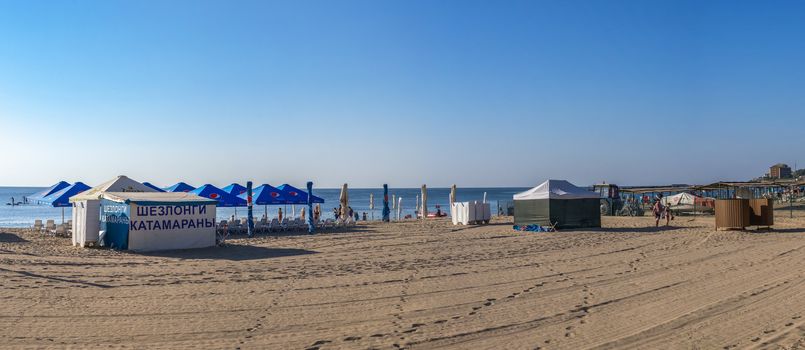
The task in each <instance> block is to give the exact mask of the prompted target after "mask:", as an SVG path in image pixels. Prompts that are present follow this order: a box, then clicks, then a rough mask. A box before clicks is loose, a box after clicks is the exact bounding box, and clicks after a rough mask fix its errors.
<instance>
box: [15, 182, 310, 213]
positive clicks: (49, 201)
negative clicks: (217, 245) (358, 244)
mask: <svg viewBox="0 0 805 350" xmlns="http://www.w3.org/2000/svg"><path fill="white" fill-rule="evenodd" d="M143 185H146V186H148V187H150V188H152V189H154V190H155V191H158V192H187V193H192V194H195V195H197V196H201V197H204V198H210V199H215V200H217V201H218V206H219V207H245V206H246V205H247V203H246V187H245V186H242V185H240V184H238V183H233V184H231V185H229V186H226V187H224V188H222V189H221V188H218V187H215V186H213V185H211V184H206V185H203V186H201V187H198V188H196V187H193V186H191V185H188V184H186V183H184V182H179V183H177V184H175V185H173V186H170V187H166V188H160V187H157V186H155V185H153V184H151V183H149V182H143ZM88 189H90V187H89V186H87V185H86V184H84V183H82V182H80V181H79V182H76V183H74V184H70V183H69V182H66V181H60V182H58V183H56V184H55V185H53V186H50V187H48V188H47V189H45V190H42V191H40V192H37V193H35V194H33V195H31V196H30V197H28V199H29V200H30V201H32V202H34V203H37V204H46V205H51V206H53V207H69V206H71V204H70V197H72V196H75V195H77V194H79V193H81V192H84V191H86V190H88ZM252 192H253V193H252V204H254V205H283V204H307V197H308V193H307V192H305V191H302V190H300V189H298V188H296V187H294V186H291V185H289V184H283V185H280V186H278V187H274V186H271V185H269V184H263V185H260V186H257V187H255V188H254V189H253V191H252ZM311 199H312V201H313V203H324V199H322V198H320V197H317V196H312V197H311Z"/></svg>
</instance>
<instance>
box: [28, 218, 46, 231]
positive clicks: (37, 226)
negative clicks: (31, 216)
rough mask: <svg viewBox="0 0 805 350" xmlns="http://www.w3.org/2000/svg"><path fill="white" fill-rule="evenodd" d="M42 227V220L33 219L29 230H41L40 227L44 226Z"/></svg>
mask: <svg viewBox="0 0 805 350" xmlns="http://www.w3.org/2000/svg"><path fill="white" fill-rule="evenodd" d="M44 227H45V226H44V225H42V220H35V221H34V226H33V227H31V231H33V232H42V228H44Z"/></svg>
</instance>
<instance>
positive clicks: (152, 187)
mask: <svg viewBox="0 0 805 350" xmlns="http://www.w3.org/2000/svg"><path fill="white" fill-rule="evenodd" d="M143 185H146V186H148V187H149V188H151V189H153V190H154V191H157V192H165V190H163V189H161V188H159V187H156V186H154V184H152V183H150V182H143Z"/></svg>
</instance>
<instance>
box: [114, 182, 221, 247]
mask: <svg viewBox="0 0 805 350" xmlns="http://www.w3.org/2000/svg"><path fill="white" fill-rule="evenodd" d="M217 203H218V202H217V201H216V200H214V199H209V198H204V197H200V196H197V195H195V194H191V193H184V192H150V193H138V192H104V193H102V194H101V205H100V207H101V211H102V212H103V214H104V216H103V217H102V218H101V219H102V220H101V228H102V230H103V232H104V234H103V237H102V239H101V242H102V243H103V245H105V246H109V247H113V248H116V249H128V250H133V251H156V250H167V249H191V248H203V247H210V246H214V245H215V208H216V204H217Z"/></svg>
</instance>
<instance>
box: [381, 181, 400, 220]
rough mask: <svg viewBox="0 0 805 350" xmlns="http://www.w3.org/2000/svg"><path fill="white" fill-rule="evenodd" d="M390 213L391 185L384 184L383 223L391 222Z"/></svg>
mask: <svg viewBox="0 0 805 350" xmlns="http://www.w3.org/2000/svg"><path fill="white" fill-rule="evenodd" d="M389 213H390V210H389V185H388V184H383V222H389ZM397 219H398V220H399V217H397Z"/></svg>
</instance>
